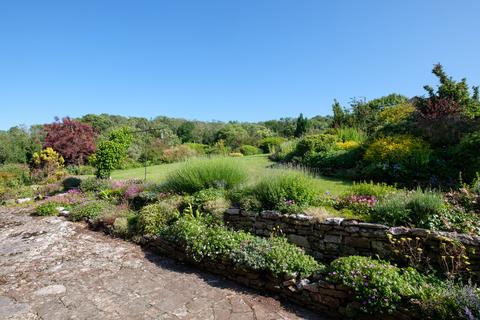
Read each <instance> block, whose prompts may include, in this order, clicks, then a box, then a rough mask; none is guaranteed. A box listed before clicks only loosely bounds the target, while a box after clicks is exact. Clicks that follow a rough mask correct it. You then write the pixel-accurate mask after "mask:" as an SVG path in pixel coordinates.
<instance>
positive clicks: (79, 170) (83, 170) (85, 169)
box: [66, 165, 95, 176]
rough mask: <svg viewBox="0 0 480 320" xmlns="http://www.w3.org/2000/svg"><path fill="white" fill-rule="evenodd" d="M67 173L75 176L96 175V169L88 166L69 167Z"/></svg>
mask: <svg viewBox="0 0 480 320" xmlns="http://www.w3.org/2000/svg"><path fill="white" fill-rule="evenodd" d="M66 169H67V172H68V173H69V174H71V175H74V176H86V175H94V174H95V168H94V167H92V166H87V165H68V166H67V167H66Z"/></svg>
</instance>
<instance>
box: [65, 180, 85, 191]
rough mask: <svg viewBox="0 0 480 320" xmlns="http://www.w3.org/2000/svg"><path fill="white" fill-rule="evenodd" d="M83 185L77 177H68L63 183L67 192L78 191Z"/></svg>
mask: <svg viewBox="0 0 480 320" xmlns="http://www.w3.org/2000/svg"><path fill="white" fill-rule="evenodd" d="M81 184H82V180H81V179H79V178H75V177H68V178H66V179H64V180H63V181H62V185H63V188H64V189H65V190H70V189H77V188H79V187H80V185H81Z"/></svg>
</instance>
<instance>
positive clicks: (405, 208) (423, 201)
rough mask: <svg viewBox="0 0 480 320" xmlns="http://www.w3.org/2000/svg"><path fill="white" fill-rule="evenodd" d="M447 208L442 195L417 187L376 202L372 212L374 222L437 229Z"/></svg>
mask: <svg viewBox="0 0 480 320" xmlns="http://www.w3.org/2000/svg"><path fill="white" fill-rule="evenodd" d="M446 210H447V208H446V205H445V201H444V200H443V198H442V195H441V194H439V193H436V192H433V191H422V190H421V189H417V190H415V191H411V192H407V193H402V192H399V193H395V194H393V195H391V196H389V197H387V198H386V199H385V200H383V201H381V202H380V203H379V204H377V205H376V206H375V207H374V209H373V212H372V218H373V220H374V221H376V222H381V223H386V224H388V225H391V226H395V225H399V224H401V225H407V226H414V227H419V228H429V229H438V228H441V226H442V222H441V220H442V218H443V216H444V215H445V212H446Z"/></svg>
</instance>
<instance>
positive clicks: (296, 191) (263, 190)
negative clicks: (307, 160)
mask: <svg viewBox="0 0 480 320" xmlns="http://www.w3.org/2000/svg"><path fill="white" fill-rule="evenodd" d="M253 194H254V195H255V196H256V198H257V199H258V201H259V202H260V203H261V205H262V208H263V209H267V210H279V211H281V212H284V213H293V212H299V211H301V210H302V209H305V208H306V207H308V206H311V205H313V204H314V203H315V200H316V199H317V198H318V195H319V194H320V192H319V190H318V187H317V185H316V184H315V181H314V179H313V178H312V177H310V176H309V175H307V174H305V173H302V172H282V173H279V174H275V175H269V176H265V177H264V178H263V179H262V180H260V182H259V183H258V184H257V185H256V186H255V187H254V190H253Z"/></svg>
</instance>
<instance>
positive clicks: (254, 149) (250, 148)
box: [240, 144, 262, 156]
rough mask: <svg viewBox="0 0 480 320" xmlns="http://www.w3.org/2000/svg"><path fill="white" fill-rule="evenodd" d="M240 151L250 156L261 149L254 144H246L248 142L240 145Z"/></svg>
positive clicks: (258, 152) (260, 151)
mask: <svg viewBox="0 0 480 320" xmlns="http://www.w3.org/2000/svg"><path fill="white" fill-rule="evenodd" d="M240 152H241V153H242V154H243V155H244V156H252V155H255V154H260V153H262V149H260V148H257V147H255V146H251V145H248V144H244V145H243V146H241V147H240Z"/></svg>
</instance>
